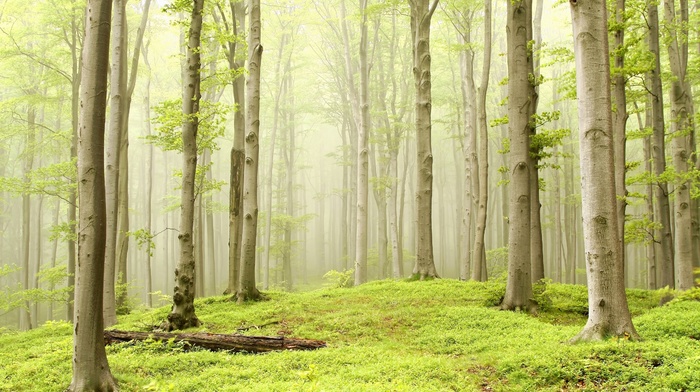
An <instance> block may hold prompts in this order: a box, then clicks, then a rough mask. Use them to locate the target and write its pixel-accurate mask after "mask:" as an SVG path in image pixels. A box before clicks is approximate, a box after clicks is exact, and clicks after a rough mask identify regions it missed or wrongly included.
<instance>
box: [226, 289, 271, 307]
mask: <svg viewBox="0 0 700 392" xmlns="http://www.w3.org/2000/svg"><path fill="white" fill-rule="evenodd" d="M264 299H265V296H264V295H263V294H262V293H261V292H260V290H258V289H257V288H255V287H253V288H252V289H251V290H250V291H245V290H242V291H239V292H238V293H236V294H235V295H233V296H232V297H231V301H232V302H233V301H235V302H236V303H238V304H242V303H244V302H246V301H262V300H264Z"/></svg>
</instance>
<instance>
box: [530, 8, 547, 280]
mask: <svg viewBox="0 0 700 392" xmlns="http://www.w3.org/2000/svg"><path fill="white" fill-rule="evenodd" d="M542 3H543V2H542V0H537V5H536V7H535V17H534V18H533V17H532V16H530V17H529V18H528V19H531V20H532V23H528V24H527V27H528V28H529V31H528V42H532V46H533V47H532V49H530V50H531V51H532V52H533V53H532V64H533V68H532V70H533V72H532V74H533V78H532V79H533V81H531V82H530V90H531V96H532V99H531V100H530V116H534V115H535V114H537V105H538V103H539V85H538V83H539V80H538V79H539V77H540V54H539V50H540V47H541V46H542V5H543V4H542ZM530 12H532V9H531V8H530ZM531 121H534V120H531ZM536 133H537V132H536V128H535V127H534V126H531V127H530V138H531V139H532V138H534V137H535V135H536ZM532 148H533V147H532V146H531V149H532ZM542 148H543V147H542V146H538V147H537V148H535V149H533V151H531V153H530V160H531V162H530V165H529V167H530V268H531V270H532V276H531V279H532V281H533V282H538V281H540V280H542V279H544V244H543V241H542V203H541V201H540V167H539V166H540V161H539V157H540V155H541V153H542V151H541V149H542Z"/></svg>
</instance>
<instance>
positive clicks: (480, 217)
mask: <svg viewBox="0 0 700 392" xmlns="http://www.w3.org/2000/svg"><path fill="white" fill-rule="evenodd" d="M491 42H492V33H491V0H484V62H483V63H482V68H481V82H480V85H479V89H478V90H477V102H476V108H477V113H478V119H479V122H478V126H479V185H480V186H479V188H480V190H481V192H479V203H478V205H477V214H476V233H475V235H474V258H473V259H472V260H473V263H474V268H473V269H472V271H471V272H472V276H471V278H472V280H476V281H485V280H486V277H487V276H488V273H487V271H486V246H485V243H484V237H485V234H486V217H487V213H488V211H487V209H488V204H489V132H488V122H487V121H486V120H487V118H486V93H487V91H488V88H489V71H490V70H491Z"/></svg>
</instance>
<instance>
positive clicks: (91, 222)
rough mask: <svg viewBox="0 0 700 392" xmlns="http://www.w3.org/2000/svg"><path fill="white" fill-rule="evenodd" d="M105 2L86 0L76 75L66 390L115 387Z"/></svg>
mask: <svg viewBox="0 0 700 392" xmlns="http://www.w3.org/2000/svg"><path fill="white" fill-rule="evenodd" d="M111 6H112V3H111V2H110V1H99V0H88V5H87V17H86V25H85V41H84V47H83V57H82V58H83V64H84V65H85V70H84V72H83V74H82V76H81V83H80V85H81V87H82V88H81V94H80V108H81V116H80V125H79V129H80V151H79V153H80V155H79V156H78V192H79V194H80V200H81V203H80V229H79V236H78V246H79V252H78V255H79V259H78V274H77V284H76V290H75V293H76V295H75V297H76V303H75V309H76V312H75V320H74V321H75V323H74V327H73V378H72V381H71V384H70V386H69V387H68V389H67V390H68V391H70V392H82V391H86V392H87V391H93V392H107V391H116V390H117V384H116V380H115V379H114V377H112V374H111V372H110V369H109V363H108V362H107V354H106V352H105V347H104V336H103V329H104V323H103V319H102V294H103V283H104V282H103V278H104V252H105V237H106V231H105V230H106V227H105V220H106V219H105V218H106V209H105V181H104V166H103V165H104V127H105V111H106V98H107V97H106V91H107V73H108V67H109V36H110V20H111V12H112V7H111Z"/></svg>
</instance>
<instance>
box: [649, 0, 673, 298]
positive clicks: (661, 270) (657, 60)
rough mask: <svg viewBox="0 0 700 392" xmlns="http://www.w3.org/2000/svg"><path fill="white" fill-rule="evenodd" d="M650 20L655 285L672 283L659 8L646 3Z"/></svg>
mask: <svg viewBox="0 0 700 392" xmlns="http://www.w3.org/2000/svg"><path fill="white" fill-rule="evenodd" d="M647 14H648V20H649V51H650V52H651V53H652V54H653V55H654V68H653V69H652V70H651V71H650V72H649V75H648V77H649V79H650V80H651V94H650V99H651V113H652V140H651V155H652V161H653V163H654V164H653V166H654V175H655V177H656V180H655V186H654V208H655V213H654V218H655V221H656V222H658V223H659V224H660V225H661V228H660V229H657V230H655V232H654V239H655V242H656V245H655V247H656V249H655V253H656V257H657V260H658V274H657V279H658V286H659V287H666V286H668V287H671V288H673V287H674V285H675V282H674V277H673V235H672V232H671V209H670V201H669V197H668V195H669V194H668V184H667V183H666V181H665V180H662V177H661V176H662V175H663V174H664V172H666V131H665V127H666V126H665V120H664V98H663V86H662V84H661V50H660V46H659V9H658V5H657V4H650V5H649V6H648V7H647Z"/></svg>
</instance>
